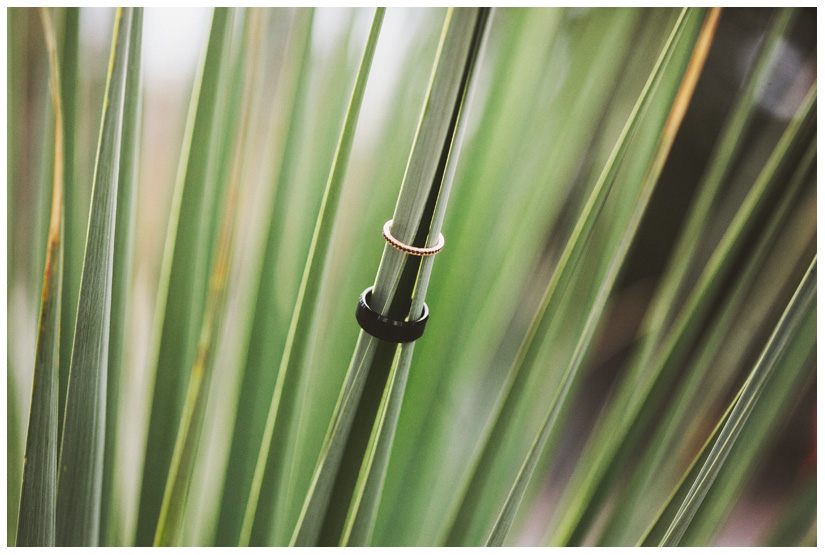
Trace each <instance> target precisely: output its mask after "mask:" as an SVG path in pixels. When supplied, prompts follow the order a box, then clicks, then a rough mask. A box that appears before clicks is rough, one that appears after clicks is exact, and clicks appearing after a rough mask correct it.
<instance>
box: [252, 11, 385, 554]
mask: <svg viewBox="0 0 825 555" xmlns="http://www.w3.org/2000/svg"><path fill="white" fill-rule="evenodd" d="M383 20H384V8H377V9H376V12H375V16H374V18H373V23H372V27H371V29H370V34H369V36H368V38H367V44H366V46H365V48H364V54H363V56H362V58H361V66H360V68H359V70H358V76H357V77H356V80H355V85H354V87H353V91H352V96H351V97H350V104H349V109H348V111H347V116H346V120H345V121H344V125H343V128H342V129H341V134H340V138H339V141H338V148H337V150H336V154H335V159H334V160H333V163H332V168H331V170H330V173H329V179H328V181H327V185H326V190H325V191H324V199H323V201H322V204H321V209H320V211H319V213H318V217H317V220H316V224H315V231H314V233H313V237H312V243H311V245H310V249H309V253H308V255H307V259H306V265H305V266H304V273H303V277H302V278H301V285H300V289H299V291H298V299H297V301H296V303H295V308H294V310H293V313H292V321H291V323H290V327H289V332H288V334H287V339H286V345H285V347H284V352H283V356H282V358H281V364H280V367H279V369H278V379H277V381H276V383H275V390H274V392H273V396H272V401H271V404H270V408H269V413H268V415H267V421H266V427H265V429H264V435H263V442H262V444H261V450H260V453H259V455H258V462H257V466H256V468H255V476H254V478H253V482H252V489H251V493H250V497H249V504H248V506H247V512H246V516H245V518H244V525H243V528H242V532H241V538H240V544H241V545H248V544H249V542H250V536H251V534H252V533H253V526H255V527H259V529H260V527H263V530H264V531H263V532H257V533H256V536H260V534H262V533H263V534H264V535H268V534H267V533H266V531H267V530H268V529H269V527H270V526H271V525H272V523H271V522H266V521H262V520H261V519H259V517H258V516H257V508H258V504H259V503H261V496H264V499H263V503H264V504H267V505H271V504H272V499H271V496H272V494H273V492H276V491H280V487H281V486H280V484H278V483H271V482H272V480H282V479H283V478H282V477H283V470H282V469H277V468H273V465H274V464H275V456H274V455H273V451H272V446H273V437H272V436H273V433H274V431H275V423H276V420H278V418H279V415H281V414H282V416H280V418H281V419H284V418H286V419H287V420H288V421H292V420H293V418H294V415H293V414H292V413H293V412H294V411H295V410H296V407H295V401H296V397H297V389H298V387H299V383H298V381H299V380H300V378H301V376H300V372H301V369H302V368H301V366H302V364H303V359H304V357H305V356H306V355H307V353H306V351H307V348H308V338H309V336H310V334H311V327H312V322H311V319H312V317H313V315H314V313H315V312H316V305H317V302H318V296H319V293H320V289H321V283H322V279H323V276H324V268H325V265H326V261H327V257H328V252H329V246H330V243H331V240H332V231H333V227H334V225H335V217H336V213H337V211H338V207H339V199H340V196H341V189H342V186H343V182H344V176H345V175H346V171H347V165H348V164H349V158H350V153H351V151H352V142H353V138H354V136H355V130H356V127H357V124H358V116H359V114H360V111H361V103H362V100H363V97H364V90H365V89H366V85H367V80H368V79H369V73H370V68H371V66H372V59H373V56H374V54H375V46H376V44H377V42H378V36H379V34H380V31H381V24H382V22H383ZM282 403H283V404H282ZM284 429H285V428H284V427H283V426H282V427H281V430H284ZM287 430H288V428H287ZM274 445H278V443H277V442H276V443H275V444H274ZM270 457H272V459H273V460H270ZM273 473H274V474H275V475H273ZM267 477H268V478H269V480H267V482H270V483H268V484H267V486H266V490H265V491H264V490H263V487H264V486H263V483H262V482H263V481H264V480H266V478H267ZM281 495H283V492H281ZM281 506H283V505H281ZM263 514H264V515H266V514H267V512H266V511H264V513H263ZM256 523H257V524H256Z"/></svg>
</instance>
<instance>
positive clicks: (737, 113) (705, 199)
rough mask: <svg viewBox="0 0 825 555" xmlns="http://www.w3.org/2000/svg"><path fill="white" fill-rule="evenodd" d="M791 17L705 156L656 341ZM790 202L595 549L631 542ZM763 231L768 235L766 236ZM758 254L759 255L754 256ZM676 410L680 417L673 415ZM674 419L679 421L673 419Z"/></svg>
mask: <svg viewBox="0 0 825 555" xmlns="http://www.w3.org/2000/svg"><path fill="white" fill-rule="evenodd" d="M792 12H793V10H792V9H790V10H783V11H782V12H780V13H779V14H778V15H777V17H776V18H775V19H774V21H773V23H772V26H771V28H770V29H769V30H768V32H767V35H766V37H765V39H764V41H763V44H762V45H761V47H760V50H759V53H758V54H757V57H756V60H755V61H754V64H753V68H752V69H751V71H750V75H749V76H748V79H747V81H746V82H745V84H744V85H743V88H742V92H741V93H740V94H739V96H738V98H737V100H736V102H735V104H734V107H733V108H732V109H731V112H730V114H729V115H728V117H727V118H726V121H725V124H724V125H723V127H722V131H721V132H720V134H719V139H718V141H717V146H716V147H715V148H714V151H713V153H712V154H711V161H710V162H709V164H708V170H706V171H705V173H704V176H703V179H702V182H701V183H700V185H699V192H698V193H697V195H698V196H697V200H696V201H695V202H694V204H693V206H692V208H691V210H690V211H689V216H688V223H687V224H685V226H684V229H683V232H682V234H681V235H680V238H679V242H678V244H677V246H676V247H675V250H674V253H675V254H674V256H672V257H671V261H672V263H671V265H669V266H668V268H667V273H666V275H665V277H663V285H662V287H660V288H659V289H657V294H656V295H657V296H656V299H655V300H654V301H653V304H652V306H653V307H658V308H655V309H654V310H651V311H650V312H649V313H648V315H647V317H648V318H653V319H655V320H656V321H657V322H658V323H659V325H658V326H653V327H652V328H651V330H652V331H651V333H653V334H655V335H659V333H660V329H661V327H662V326H663V325H664V318H665V316H666V313H665V312H662V311H661V306H664V305H667V304H669V303H672V302H673V298H674V296H675V294H676V290H677V289H678V288H679V284H680V283H681V282H682V280H681V279H680V278H678V276H681V275H683V274H684V272H685V261H686V260H690V258H691V256H692V255H693V253H694V249H696V248H697V246H698V242H699V240H700V238H701V237H702V234H701V232H700V231H701V227H702V226H703V225H706V223H705V219H706V216H707V214H708V212H709V211H710V204H711V203H712V201H713V199H714V198H715V197H716V196H717V195H718V189H719V187H720V186H721V184H722V183H723V178H724V176H725V175H726V174H727V173H728V172H729V171H730V167H731V166H732V164H733V160H734V159H735V156H736V154H737V152H738V150H739V149H741V146H742V145H741V142H742V137H743V135H744V130H745V127H746V126H747V124H748V122H749V121H750V120H751V119H752V117H753V114H754V113H755V110H756V105H757V102H758V101H759V98H760V95H761V93H762V91H761V90H760V89H761V88H762V87H764V84H765V83H766V81H767V79H768V76H769V75H770V72H771V70H772V60H773V59H774V57H775V53H776V45H777V42H778V41H779V40H780V39H781V37H782V35H783V33H784V32H785V30H786V29H787V26H788V24H789V23H790V20H791V18H792V15H793V13H792ZM814 152H815V150H814ZM801 178H804V175H802V176H801ZM801 178H800V180H799V183H798V185H799V186H801ZM794 198H795V194H793V193H792V192H791V191H788V193H787V194H786V195H785V196H784V197H783V199H784V200H783V203H784V204H783V206H784V209H782V210H777V211H775V212H774V214H773V215H772V216H771V218H772V219H771V222H772V223H771V225H769V226H766V231H765V233H764V234H763V235H762V239H761V240H760V243H759V245H760V246H759V247H757V248H755V249H754V254H753V255H752V256H751V258H750V259H749V262H748V268H749V269H743V270H742V271H741V272H740V276H741V277H742V279H741V280H740V281H739V283H738V285H737V293H735V294H732V295H730V296H729V297H728V300H727V301H726V307H725V308H724V310H723V314H726V315H727V316H724V317H722V316H720V318H718V319H717V321H716V322H714V324H713V325H714V330H715V331H713V332H709V333H708V334H707V338H708V341H707V342H706V343H705V346H704V347H703V349H704V350H703V351H702V352H703V353H704V354H703V355H702V356H700V357H697V361H696V363H695V364H694V365H693V368H696V370H695V371H691V372H686V373H685V374H686V375H687V376H689V379H687V380H686V383H685V384H684V386H682V387H680V388H679V390H678V395H679V398H680V399H682V401H676V402H672V403H671V404H670V405H669V408H668V411H669V413H670V414H669V415H668V416H667V417H665V418H663V419H662V421H663V422H667V423H668V425H667V426H661V427H660V431H659V432H657V434H658V436H657V437H658V439H654V440H652V441H651V442H650V446H649V447H648V449H647V451H646V455H645V458H644V459H643V460H642V461H641V462H640V463H639V464H637V466H636V470H635V472H634V478H633V483H632V485H630V486H628V487H627V488H626V493H625V495H624V497H623V498H622V501H621V502H620V504H621V505H622V507H624V510H622V511H614V512H613V513H612V516H611V519H610V521H609V522H608V524H607V526H606V528H605V530H604V531H603V533H602V536H601V539H600V543H601V544H602V545H624V544H626V543H627V542H628V541H633V540H631V539H630V538H632V537H634V532H633V528H634V527H633V526H632V525H631V523H630V519H631V517H632V516H633V514H634V511H635V510H636V509H637V508H639V509H641V508H643V507H645V506H649V500H650V498H649V496H645V497H647V499H646V503H644V504H641V501H642V499H643V495H644V494H645V492H647V491H649V486H650V482H651V480H653V478H654V476H656V475H657V474H659V475H661V470H662V467H663V466H667V464H668V463H667V461H666V460H665V459H666V457H667V454H668V453H670V452H671V449H673V446H672V445H671V444H670V441H669V439H670V438H672V439H676V438H678V437H680V436H679V435H678V434H676V432H675V430H676V429H678V426H680V422H687V420H682V416H684V412H683V411H684V410H687V408H688V406H695V405H694V404H693V403H694V402H696V401H692V400H691V395H692V394H691V392H692V391H695V390H696V388H697V387H700V386H701V385H702V384H703V383H706V382H707V379H709V378H708V377H704V378H703V376H704V375H705V371H703V370H701V369H703V368H709V360H708V357H712V356H713V354H714V353H715V352H716V349H718V348H719V345H720V342H721V341H722V340H723V339H724V337H725V331H726V330H727V329H728V326H730V323H731V321H732V320H731V319H732V318H734V317H735V315H736V312H737V310H738V307H739V306H740V304H741V302H742V300H743V297H744V294H745V293H746V291H747V287H748V284H749V283H750V280H752V279H753V278H754V277H755V269H754V268H755V266H756V265H758V264H760V263H761V260H762V256H763V255H764V254H765V253H766V250H767V247H768V245H769V244H770V241H771V240H772V238H773V237H774V235H775V233H776V232H777V231H776V230H777V228H778V226H779V224H780V223H781V221H783V219H784V217H785V215H786V214H787V212H788V211H789V210H790V208H791V202H792V201H793V200H794ZM768 229H771V230H773V231H768ZM759 253H762V254H761V255H760V254H759ZM669 276H670V277H669ZM657 311H658V312H657ZM650 340H651V338H650V337H648V338H647V339H646V341H650ZM701 361H703V362H701ZM714 375H715V376H719V377H721V376H723V375H728V374H724V373H716V374H714ZM731 378H732V376H731ZM704 388H705V389H707V390H712V389H714V388H709V387H704ZM716 389H717V390H719V391H721V390H722V389H723V388H722V387H720V386H717V388H716ZM705 399H706V401H707V402H709V399H708V398H707V397H705ZM686 403H687V404H686ZM680 410H681V411H682V412H679V411H680ZM680 414H681V415H682V416H679V415H680ZM673 459H674V458H673V457H670V460H671V461H672V460H673ZM653 469H659V472H658V473H657V472H654V470H653Z"/></svg>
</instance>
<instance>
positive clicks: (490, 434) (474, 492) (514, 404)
mask: <svg viewBox="0 0 825 555" xmlns="http://www.w3.org/2000/svg"><path fill="white" fill-rule="evenodd" d="M685 17H686V14H685V13H684V12H683V13H682V14H681V15H680V18H679V20H678V21H677V23H676V25H675V26H674V28H673V31H672V33H671V36H670V38H669V39H668V43H667V44H666V45H665V47H664V48H663V50H662V52H661V54H660V56H659V59H658V60H657V63H656V65H655V66H654V68H653V71H652V72H651V73H650V76H649V78H648V80H647V83H646V84H645V87H644V89H643V90H642V93H641V94H640V95H639V98H638V99H637V101H636V105H635V106H634V108H633V111H632V112H631V114H630V116H629V118H628V119H627V122H626V124H625V127H624V129H623V130H622V134H621V135H620V137H619V139H618V141H617V142H616V145H615V147H614V149H613V152H612V153H611V156H610V158H609V159H608V161H607V163H606V165H605V166H604V168H603V170H602V173H601V175H600V176H599V178H598V181H597V183H596V185H595V187H594V189H593V191H592V192H591V194H590V197H589V199H588V202H587V205H586V206H585V207H584V209H583V211H582V215H581V216H580V217H579V219H578V222H577V225H576V228H575V229H574V231H573V234H572V235H571V238H570V240H569V241H568V242H567V245H566V247H565V250H564V252H563V253H562V255H561V258H560V259H559V262H558V263H557V266H556V269H555V270H554V272H553V274H552V276H551V278H550V280H549V282H548V285H547V287H546V289H545V291H544V295H543V298H542V300H541V302H540V304H539V309H538V310H537V311H536V314H535V316H534V318H533V320H532V322H531V325H530V329H529V331H528V332H527V334H526V336H525V338H524V340H523V341H522V345H521V347H520V350H519V355H518V357H517V358H516V361H515V362H514V363H513V366H512V368H511V370H510V373H509V374H508V383H507V386H506V389H505V393H504V394H503V396H502V397H501V398H500V400H499V405H498V407H497V408H496V410H495V412H494V414H495V415H496V417H495V420H494V421H493V422H492V423H491V424H490V425H489V426H488V428H487V431H486V433H485V439H484V443H483V444H482V447H481V449H480V450H479V451H477V452H476V454H475V455H474V457H473V463H472V465H471V466H470V472H469V473H468V474H467V475H466V477H465V479H464V482H463V484H464V485H463V487H462V490H461V494H460V496H459V497H458V503H457V504H456V505H455V506H454V507H455V508H454V509H453V511H452V514H451V517H450V519H449V520H448V523H449V524H448V526H447V528H446V529H445V530H446V531H447V532H446V536H445V543H446V544H447V545H463V544H465V542H466V540H467V538H466V535H467V533H468V528H469V525H470V524H471V519H472V518H473V511H474V510H475V509H474V506H475V505H476V503H477V502H478V501H477V500H478V496H479V495H480V493H481V491H482V484H483V483H484V482H485V481H486V478H485V477H486V476H488V474H489V472H490V469H491V468H492V462H493V460H494V456H495V452H496V451H497V450H498V449H499V448H500V446H501V441H502V439H503V437H504V436H503V435H502V432H503V430H504V429H506V427H507V426H508V423H509V421H510V420H511V419H512V418H513V417H514V414H515V411H516V410H517V409H518V405H519V402H518V397H519V395H518V392H519V391H520V390H521V389H522V388H523V387H524V385H525V382H524V380H525V377H526V372H522V369H523V368H529V367H530V365H531V363H532V359H534V358H535V356H536V354H537V351H538V348H539V347H540V343H541V342H540V341H534V338H540V337H542V336H543V335H544V334H545V333H546V332H545V333H542V330H544V329H546V327H547V326H548V324H549V323H550V322H549V321H548V320H551V319H552V318H550V319H547V320H545V319H544V315H545V314H549V315H551V316H552V315H553V314H554V313H555V312H556V310H555V308H556V307H555V305H556V304H558V302H559V298H560V295H559V293H562V292H563V291H564V289H565V288H566V287H567V284H568V283H569V282H570V280H571V278H572V275H573V270H574V269H575V267H576V266H577V263H578V260H579V258H580V257H581V255H582V252H583V250H584V247H585V245H586V244H587V241H588V238H589V236H590V234H591V233H592V230H593V228H594V225H595V222H596V220H597V217H598V215H599V213H600V212H601V208H602V207H603V206H604V203H605V200H606V198H607V195H608V193H609V192H610V190H611V188H612V185H613V183H614V181H615V179H616V175H617V172H618V169H619V165H620V164H621V161H622V159H623V158H624V156H625V154H626V152H627V149H628V146H629V143H630V141H631V140H632V138H633V137H634V136H635V134H636V132H637V130H638V127H639V122H640V121H641V118H642V115H643V114H644V113H645V112H646V111H647V108H648V106H649V105H650V102H651V99H652V98H653V93H654V92H655V90H656V88H657V87H658V85H659V82H660V81H661V79H662V74H663V69H664V68H665V67H666V62H667V60H669V58H670V56H671V55H672V53H673V50H674V47H675V46H676V45H677V44H678V43H679V42H678V40H677V38H678V37H679V36H680V35H681V32H682V30H683V28H684V23H685ZM551 307H552V308H551Z"/></svg>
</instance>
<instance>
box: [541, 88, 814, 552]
mask: <svg viewBox="0 0 825 555" xmlns="http://www.w3.org/2000/svg"><path fill="white" fill-rule="evenodd" d="M815 105H816V90H815V86H814V87H813V88H812V90H811V91H810V92H809V94H808V96H807V97H806V99H805V101H804V102H803V105H802V106H801V107H800V108H799V110H798V111H797V113H796V114H795V116H794V118H793V120H792V121H791V123H790V124H789V125H788V127H787V129H786V130H785V133H784V134H783V136H782V138H781V140H780V142H779V143H778V144H777V146H776V148H774V150H773V152H772V154H771V156H770V158H769V159H768V161H767V162H766V163H765V166H764V168H763V169H762V171H761V172H760V174H759V177H758V178H757V180H756V181H755V182H754V184H753V187H752V188H751V189H750V191H749V192H748V196H747V197H746V199H745V200H744V201H743V203H742V204H741V205H740V207H739V209H738V210H737V212H736V215H735V217H734V219H733V220H732V221H731V222H730V224H729V226H728V227H727V229H726V230H725V234H724V236H723V237H722V239H721V240H720V241H719V243H718V244H717V246H716V248H715V249H714V252H713V254H712V256H711V258H710V260H709V261H708V263H707V265H706V266H705V267H704V268H703V270H702V274H701V276H700V277H699V279H698V280H697V282H696V285H695V286H694V288H693V290H692V291H691V292H690V295H689V296H688V299H687V300H686V301H685V303H684V305H683V306H682V308H681V309H680V310H679V311H678V315H677V317H676V318H674V320H673V321H674V323H673V325H672V327H671V328H670V329H669V331H668V333H667V335H666V336H665V337H664V338H663V339H662V341H661V342H659V343H656V344H655V345H654V346H653V348H649V347H650V346H649V345H647V344H645V345H643V346H642V350H641V351H639V352H637V353H636V357H635V358H634V360H633V361H632V362H631V365H630V369H629V372H628V373H627V375H625V376H624V378H623V379H622V382H621V384H620V385H619V386H618V388H617V390H616V392H615V393H614V395H613V396H612V400H610V401H609V402H608V405H607V406H606V407H605V408H604V410H603V411H602V414H601V415H600V424H599V425H598V426H597V428H596V429H595V430H594V432H593V434H592V435H591V437H590V439H589V440H588V445H587V446H586V447H585V452H584V454H583V455H582V460H583V461H586V463H585V464H581V465H579V466H578V467H577V468H576V470H575V472H574V475H573V477H572V478H571V481H570V482H569V483H568V485H567V488H566V494H565V496H564V497H563V501H562V506H563V507H566V509H565V514H564V516H563V517H562V520H561V521H560V523H559V524H558V525H557V527H556V530H555V532H554V533H553V537H552V539H551V542H550V543H552V544H567V543H568V542H569V541H570V539H571V538H580V537H581V535H582V534H583V530H582V527H581V526H579V525H578V523H580V522H581V514H583V512H584V511H586V510H593V509H594V505H592V504H591V500H593V499H596V501H597V502H598V500H599V499H600V498H599V497H598V496H599V495H602V494H604V493H605V492H606V488H607V486H606V484H607V482H609V479H610V477H611V476H612V475H614V468H615V466H614V462H615V461H616V457H617V456H618V455H621V453H622V452H624V453H627V452H628V451H627V450H628V449H629V448H630V447H629V446H630V445H634V444H635V441H636V440H637V439H638V433H639V430H640V429H642V428H643V424H646V423H647V422H648V421H647V420H645V419H646V418H648V419H649V418H651V417H652V414H653V412H652V411H650V410H647V411H645V410H643V408H644V407H649V406H656V405H657V404H658V403H657V401H658V400H659V399H660V398H661V396H662V395H663V393H664V386H663V384H665V383H667V380H668V379H673V376H674V372H675V369H676V368H677V367H678V366H677V365H678V363H680V362H681V361H682V360H683V359H684V357H685V356H686V355H687V352H688V347H689V346H690V344H691V342H692V341H693V340H694V339H695V338H696V335H697V334H698V333H699V332H700V331H701V326H700V323H701V321H702V319H703V318H704V317H705V316H706V315H707V314H708V311H709V310H710V309H711V308H712V307H713V302H712V301H713V298H714V295H715V294H716V293H718V291H719V288H720V287H721V286H722V284H723V278H724V277H725V276H726V275H727V272H729V271H730V269H731V266H732V264H733V262H734V253H738V252H739V251H741V249H742V247H743V244H744V243H745V240H746V239H747V236H748V233H749V232H750V231H751V230H752V229H753V226H754V225H756V222H757V218H758V216H759V213H760V211H761V210H762V209H764V208H765V206H766V203H767V199H768V195H767V194H766V191H771V190H772V189H773V188H775V187H776V186H777V183H778V182H779V180H780V177H781V176H783V175H785V174H786V173H787V172H788V171H789V168H790V167H791V165H792V164H793V163H794V162H795V161H796V159H797V158H798V156H799V155H800V154H799V151H800V150H801V145H804V144H805V141H806V139H807V138H808V136H809V134H810V132H811V124H812V121H813V120H812V114H813V112H812V109H813V107H814V106H815ZM640 415H641V417H640ZM637 419H638V420H637ZM631 438H632V439H631ZM588 507H589V509H588Z"/></svg>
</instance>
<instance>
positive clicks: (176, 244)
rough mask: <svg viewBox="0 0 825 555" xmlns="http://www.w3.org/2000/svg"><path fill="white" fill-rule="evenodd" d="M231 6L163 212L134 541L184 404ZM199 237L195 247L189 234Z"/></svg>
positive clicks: (153, 514)
mask: <svg viewBox="0 0 825 555" xmlns="http://www.w3.org/2000/svg"><path fill="white" fill-rule="evenodd" d="M233 15H234V12H233V11H232V10H230V9H228V8H216V9H215V10H214V13H213V16H212V26H211V30H210V34H209V40H208V43H207V46H206V49H205V52H204V57H203V61H202V62H201V66H200V68H199V70H198V71H199V73H198V76H197V77H196V79H195V83H196V85H195V87H194V89H193V91H192V99H191V102H190V106H189V115H188V119H187V128H186V135H185V138H184V141H183V145H184V146H183V149H182V151H181V157H180V166H179V168H178V175H177V180H176V184H175V192H174V197H173V201H172V212H171V214H170V217H169V228H168V229H169V231H168V234H167V237H166V244H165V247H164V256H163V263H162V267H161V278H160V287H159V290H158V298H157V310H156V314H155V323H154V338H153V346H152V351H151V352H150V355H149V357H150V358H149V360H150V361H151V362H150V364H151V365H152V366H153V367H154V368H152V369H150V374H151V375H153V376H154V389H153V395H152V404H151V407H152V408H151V415H150V419H149V431H148V437H147V445H150V446H151V448H149V449H146V454H145V458H144V463H143V479H142V481H141V490H140V507H139V512H138V521H137V531H136V538H135V543H136V545H139V546H147V545H152V542H153V539H154V536H155V529H156V527H157V522H158V516H159V515H160V507H161V504H162V502H163V492H164V480H163V479H158V476H166V474H167V472H168V470H169V465H170V463H171V460H172V452H173V450H174V445H175V431H176V430H177V427H178V424H179V422H180V418H181V414H182V411H183V403H184V395H185V392H186V386H187V380H188V372H189V370H190V369H191V368H192V364H193V363H194V358H195V347H196V342H197V339H198V337H197V334H198V331H199V330H200V323H201V317H202V313H203V300H204V298H205V291H206V286H207V283H206V281H207V276H206V271H205V270H204V271H200V269H201V268H208V267H209V265H208V261H209V258H210V256H211V250H212V242H211V237H212V228H211V226H212V225H213V223H214V221H215V220H216V219H217V215H216V214H218V213H219V211H217V210H214V209H213V206H212V204H213V203H215V202H216V197H217V196H218V195H219V193H218V185H217V183H216V182H217V179H218V178H217V176H216V174H215V172H209V171H208V170H209V168H210V163H209V161H210V160H214V159H215V157H216V156H217V154H216V153H217V152H220V150H218V143H220V141H221V139H222V138H223V137H224V136H225V135H229V133H227V132H226V129H224V128H223V126H222V125H221V122H222V120H221V116H222V113H221V110H220V109H219V108H218V107H219V106H220V104H219V97H220V95H221V94H226V93H225V92H223V90H224V89H226V88H227V87H228V86H229V85H228V84H227V77H228V75H229V69H227V66H228V65H229V47H230V43H231V37H232V33H231V29H232V22H233ZM195 237H197V238H198V240H197V241H196V242H195V248H192V243H190V240H192V239H193V238H195Z"/></svg>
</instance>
